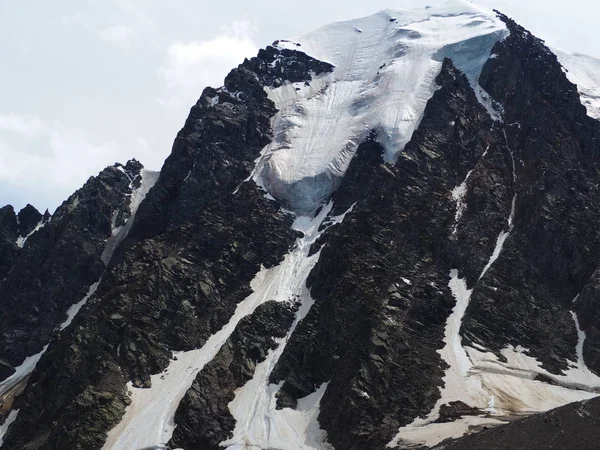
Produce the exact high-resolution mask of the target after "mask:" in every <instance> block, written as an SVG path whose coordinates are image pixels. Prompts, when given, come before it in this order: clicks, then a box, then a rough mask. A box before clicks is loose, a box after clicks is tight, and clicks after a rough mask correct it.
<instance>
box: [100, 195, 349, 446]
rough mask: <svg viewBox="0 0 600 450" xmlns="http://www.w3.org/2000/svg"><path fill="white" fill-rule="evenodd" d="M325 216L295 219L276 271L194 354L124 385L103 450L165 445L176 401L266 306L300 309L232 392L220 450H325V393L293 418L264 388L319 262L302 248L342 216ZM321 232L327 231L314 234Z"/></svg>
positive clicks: (305, 306)
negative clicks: (321, 421)
mask: <svg viewBox="0 0 600 450" xmlns="http://www.w3.org/2000/svg"><path fill="white" fill-rule="evenodd" d="M331 209H332V204H331V203H329V204H328V205H327V206H325V207H323V208H322V209H321V211H320V212H319V214H318V215H317V216H316V217H311V216H297V217H296V220H295V221H294V224H293V228H294V229H296V230H298V231H301V232H302V233H303V237H301V238H299V239H298V240H297V241H296V244H295V246H294V248H293V249H292V250H291V251H290V252H289V253H288V254H287V255H286V256H285V258H284V260H283V261H282V262H281V263H280V264H279V265H277V266H275V267H271V268H269V269H265V268H263V269H261V270H260V271H259V272H258V273H257V274H256V275H255V277H254V279H253V280H252V282H251V283H250V287H251V288H252V291H253V292H252V294H251V295H249V296H248V297H247V298H246V299H244V300H243V301H241V302H240V303H239V304H238V305H237V308H236V310H235V313H234V314H233V316H232V317H231V318H230V320H229V322H228V323H227V324H225V325H224V326H223V327H222V328H221V330H219V331H218V332H217V333H215V334H214V335H212V336H211V337H210V338H209V339H208V340H207V341H206V343H205V344H204V345H203V346H202V347H201V348H199V349H196V350H192V351H187V352H175V353H174V356H176V359H173V360H172V361H171V363H170V365H169V367H168V368H167V369H165V371H164V372H162V373H159V374H156V375H153V376H152V377H151V380H152V387H151V388H149V389H138V388H134V387H133V386H132V384H131V383H129V385H128V388H129V391H130V392H131V404H130V405H129V406H128V407H127V409H126V411H125V415H124V417H123V418H122V419H121V422H120V423H119V424H118V425H117V426H116V427H115V428H113V429H112V430H111V431H110V432H109V434H108V439H107V441H106V443H105V445H104V447H103V449H104V450H129V449H132V448H145V447H152V448H161V446H164V445H166V443H167V442H168V441H169V440H170V439H171V436H172V434H173V430H174V429H175V421H174V418H175V412H176V410H177V407H178V405H179V403H180V401H181V399H182V398H183V396H184V395H185V393H186V391H187V390H188V389H189V388H190V387H191V385H192V382H193V381H194V378H195V377H196V375H197V374H198V373H199V372H200V371H201V370H202V369H203V368H204V366H205V365H206V364H207V363H209V362H210V361H211V360H212V359H213V358H214V357H215V356H216V354H217V353H218V352H219V350H220V349H221V347H222V346H223V344H224V343H225V342H226V341H227V339H228V338H229V336H230V335H231V333H233V331H234V330H235V327H236V326H237V324H238V323H239V322H240V320H241V319H243V318H244V317H246V316H248V315H250V314H252V312H254V310H255V309H256V308H257V307H258V306H259V305H260V304H262V303H264V302H266V301H269V300H275V301H279V302H294V301H296V300H297V299H299V300H300V301H301V306H300V308H299V310H298V312H297V313H296V320H295V322H294V324H293V325H292V327H291V329H290V330H289V332H288V335H287V337H286V338H284V339H282V340H280V341H279V346H278V347H277V349H275V350H273V351H271V352H269V354H268V356H267V358H266V360H265V361H264V362H262V363H261V364H259V365H258V366H257V368H256V371H255V374H254V377H253V379H252V380H250V381H249V382H248V383H247V384H246V385H245V386H244V387H243V388H241V389H238V390H237V391H236V397H235V400H234V401H233V402H232V403H231V404H230V405H229V408H230V411H231V413H232V414H233V416H234V417H235V418H236V421H237V426H236V428H235V431H234V436H233V438H231V439H230V440H228V441H226V442H224V443H222V445H223V446H225V447H227V448H231V449H242V448H281V449H290V450H291V447H289V444H286V443H289V442H294V443H298V442H300V443H302V442H304V444H303V445H302V444H301V446H300V447H298V446H297V445H296V444H294V445H295V446H294V450H295V449H306V450H309V449H314V450H321V449H327V448H329V447H328V446H327V445H326V444H324V441H325V438H326V436H325V433H324V432H323V431H322V430H320V428H319V425H318V423H317V416H318V414H319V402H320V399H321V397H322V396H323V394H324V392H325V389H326V385H323V386H321V388H320V389H319V390H317V391H316V392H315V393H313V394H311V395H309V396H308V397H306V398H304V399H301V400H299V402H298V409H297V410H285V411H276V410H275V407H274V404H275V397H274V396H275V393H276V392H277V389H278V386H276V385H269V384H268V378H269V374H270V373H271V369H272V368H273V366H274V364H275V363H276V362H277V359H278V358H279V356H280V355H281V353H282V351H283V349H284V348H285V345H286V343H287V340H288V338H289V336H290V335H291V333H292V332H293V330H294V329H295V327H296V325H297V324H298V322H299V321H300V320H301V319H302V318H303V317H304V316H305V315H306V314H307V313H308V311H309V310H310V307H311V306H312V299H311V297H310V294H309V292H308V289H307V288H306V279H307V277H308V274H309V273H310V271H311V270H312V268H313V267H314V265H315V264H316V262H317V260H318V259H319V254H320V252H317V253H315V254H313V255H311V256H308V253H309V250H310V246H311V245H312V244H313V243H314V242H315V241H316V240H317V239H318V238H319V236H320V235H321V234H322V233H323V232H324V231H325V229H327V228H328V227H330V226H333V225H335V224H337V223H340V222H341V221H342V220H343V219H344V216H345V214H343V215H341V216H339V217H329V218H328V214H329V212H330V211H331ZM350 209H352V208H350ZM325 219H327V221H325ZM321 225H327V226H326V227H323V228H322V229H321V230H320V231H319V228H320V227H321ZM254 446H256V447H254Z"/></svg>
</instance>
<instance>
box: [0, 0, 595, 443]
mask: <svg viewBox="0 0 600 450" xmlns="http://www.w3.org/2000/svg"><path fill="white" fill-rule="evenodd" d="M557 54H558V57H557ZM595 67H600V64H599V63H598V62H597V61H596V60H594V59H592V58H588V57H584V56H581V55H568V54H565V53H562V52H560V51H558V50H557V51H556V53H554V52H553V51H552V50H550V49H549V48H548V47H546V46H545V44H544V42H543V41H541V40H540V39H538V38H536V37H535V36H533V35H532V34H531V33H529V32H528V31H527V30H525V29H524V28H522V27H521V26H519V25H518V24H517V23H515V22H514V21H513V20H512V19H510V18H509V17H506V16H505V15H502V14H501V13H498V12H492V11H487V10H484V9H480V8H477V7H476V6H474V5H473V4H471V3H469V2H464V1H452V2H449V3H447V4H445V5H444V6H441V7H436V8H430V7H427V8H424V9H420V10H415V11H400V10H385V11H382V12H380V13H377V14H375V15H373V16H370V17H366V18H363V19H358V20H353V21H349V22H341V23H335V24H331V25H327V26H325V27H322V28H319V29H317V30H315V31H313V32H311V33H308V34H306V35H304V36H301V37H297V38H292V39H289V40H280V41H276V42H274V43H273V45H271V46H268V47H267V48H265V49H263V50H261V51H260V52H259V53H258V55H257V56H256V57H254V58H251V59H248V60H245V61H244V62H243V63H242V64H240V65H239V66H238V67H237V68H235V69H233V70H232V71H231V72H230V74H229V75H228V76H227V77H226V79H225V82H224V85H223V87H221V88H219V89H214V88H210V87H208V88H206V89H205V90H204V92H203V93H202V95H201V97H200V99H199V100H198V102H197V103H196V104H195V105H194V106H193V107H192V109H191V111H190V115H189V117H188V119H187V121H186V123H185V125H184V127H183V128H182V129H181V131H180V132H179V133H178V135H177V137H176V138H175V142H174V144H173V149H172V152H171V154H170V156H169V157H168V158H167V159H166V161H165V163H164V166H163V168H162V170H161V172H160V174H158V173H153V172H149V171H147V170H145V169H143V167H142V165H141V164H140V163H139V162H137V161H135V160H132V161H130V162H128V163H127V164H126V165H121V164H118V163H117V164H115V165H114V166H112V167H109V168H107V169H105V170H104V171H102V172H101V173H100V174H99V175H98V176H97V177H92V178H90V180H89V181H88V182H87V183H86V184H85V185H84V186H83V187H82V188H81V189H80V190H79V191H77V192H76V193H75V194H73V195H72V196H71V197H70V198H69V199H68V200H67V201H65V202H64V203H63V205H62V206H61V207H60V208H59V209H58V210H57V211H56V213H55V214H54V215H53V216H52V217H48V216H44V217H42V216H41V215H40V214H39V213H38V212H37V211H33V210H32V211H27V212H25V213H23V218H25V217H28V219H27V221H25V220H23V221H21V219H20V217H21V214H19V220H17V216H16V214H15V212H14V210H13V209H12V207H5V208H3V209H0V233H1V234H0V238H1V239H2V240H1V241H0V278H1V280H0V293H1V294H0V303H1V305H2V308H1V309H0V378H1V379H3V381H1V382H0V398H1V399H2V407H1V409H0V414H1V415H2V416H1V417H2V419H1V421H2V423H3V424H2V426H1V427H0V439H3V443H2V449H3V450H4V449H8V450H17V449H18V450H21V449H27V450H38V449H39V450H58V449H81V450H88V449H89V450H100V449H102V450H131V449H136V450H141V449H155V450H157V449H186V450H205V449H206V450H210V449H215V450H217V449H230V450H241V449H265V450H267V449H282V450H296V449H304V450H331V449H337V450H374V449H381V450H383V449H385V448H411V449H414V448H440V449H441V448H452V449H455V448H456V449H461V448H485V449H492V450H493V449H500V448H505V444H506V445H509V446H510V448H514V449H528V448H532V443H539V444H540V445H546V446H547V447H545V448H561V449H562V448H564V449H566V448H595V446H596V440H597V437H598V436H597V434H598V433H597V429H598V421H597V420H596V419H595V418H594V417H593V416H594V414H595V413H594V411H597V410H598V408H600V400H598V398H597V396H598V395H599V394H600V376H599V374H600V295H599V296H597V294H598V293H599V292H600V272H599V271H598V270H599V266H600V236H599V235H598V233H597V232H596V230H597V223H598V220H600V203H599V202H598V197H599V195H600V121H599V120H598V119H600V114H599V113H598V107H597V106H598V105H597V102H596V97H597V95H596V94H597V93H598V92H600V85H599V84H598V83H597V80H598V78H597V76H596V75H595V74H594V71H595V69H594V68H595ZM574 83H577V84H574ZM31 217H33V219H30V218H31ZM557 424H558V425H557ZM0 442H2V441H0Z"/></svg>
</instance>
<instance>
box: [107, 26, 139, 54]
mask: <svg viewBox="0 0 600 450" xmlns="http://www.w3.org/2000/svg"><path fill="white" fill-rule="evenodd" d="M99 36H100V39H102V40H104V41H106V42H110V43H111V44H113V45H115V46H117V47H119V48H121V49H124V50H128V49H130V48H131V47H132V43H131V39H132V36H133V29H132V28H131V27H130V26H129V25H113V26H110V27H108V28H105V29H104V30H102V31H100V33H99Z"/></svg>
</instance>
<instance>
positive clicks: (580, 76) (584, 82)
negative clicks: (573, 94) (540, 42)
mask: <svg viewBox="0 0 600 450" xmlns="http://www.w3.org/2000/svg"><path fill="white" fill-rule="evenodd" d="M552 51H553V52H554V54H555V55H556V56H557V57H558V60H559V62H560V63H561V64H562V65H563V67H564V68H566V69H567V72H566V74H567V78H568V79H569V80H570V81H571V82H572V83H575V84H576V85H577V90H578V91H579V95H580V97H581V103H582V104H583V105H584V106H585V107H586V108H587V112H588V116H590V117H593V118H594V119H598V120H600V59H597V58H593V57H591V56H587V55H582V54H581V53H566V52H563V51H562V50H558V49H556V48H553V49H552Z"/></svg>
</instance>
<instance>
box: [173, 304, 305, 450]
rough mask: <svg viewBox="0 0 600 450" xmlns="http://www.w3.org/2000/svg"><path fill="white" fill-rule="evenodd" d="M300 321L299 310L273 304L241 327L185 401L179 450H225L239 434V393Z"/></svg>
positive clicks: (178, 416)
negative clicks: (232, 407)
mask: <svg viewBox="0 0 600 450" xmlns="http://www.w3.org/2000/svg"><path fill="white" fill-rule="evenodd" d="M294 317H295V308H294V307H293V306H291V305H289V304H285V303H277V302H274V301H270V302H266V303H263V304H262V305H260V306H259V307H258V308H257V309H256V310H255V311H254V313H252V314H251V315H250V316H247V317H245V318H244V319H242V320H241V321H240V323H239V324H238V326H237V327H236V329H235V331H234V332H233V333H232V335H231V336H230V337H229V339H228V340H227V342H226V343H225V345H223V347H222V348H221V350H220V351H219V353H218V354H217V356H216V357H215V358H214V359H213V360H212V361H211V362H210V363H209V364H207V365H206V367H205V368H204V369H203V370H202V372H200V373H199V374H198V376H197V377H196V380H195V381H194V383H193V384H192V387H191V388H190V389H189V390H188V392H187V393H186V395H185V397H184V398H183V400H182V401H181V403H180V405H179V408H178V409H177V414H176V416H175V423H176V424H177V428H175V432H174V434H173V439H172V441H171V443H170V444H171V445H172V446H173V448H178V447H181V448H190V449H191V448H202V449H205V450H209V449H215V450H218V449H219V443H220V442H222V441H224V440H226V439H227V438H229V437H230V435H231V433H232V432H233V430H234V428H235V419H234V418H233V416H232V415H231V413H230V412H229V408H228V404H229V403H230V402H231V401H232V400H233V399H234V398H235V394H234V391H235V390H236V389H237V388H240V387H242V386H244V384H246V382H247V381H249V380H250V379H252V375H253V374H254V369H255V367H256V365H257V364H259V363H261V362H262V361H264V360H265V358H266V357H267V353H268V352H269V350H273V349H275V348H276V347H277V343H276V342H275V340H274V338H282V337H284V336H285V335H286V333H287V331H288V329H289V327H290V326H291V325H292V322H293V321H294Z"/></svg>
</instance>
